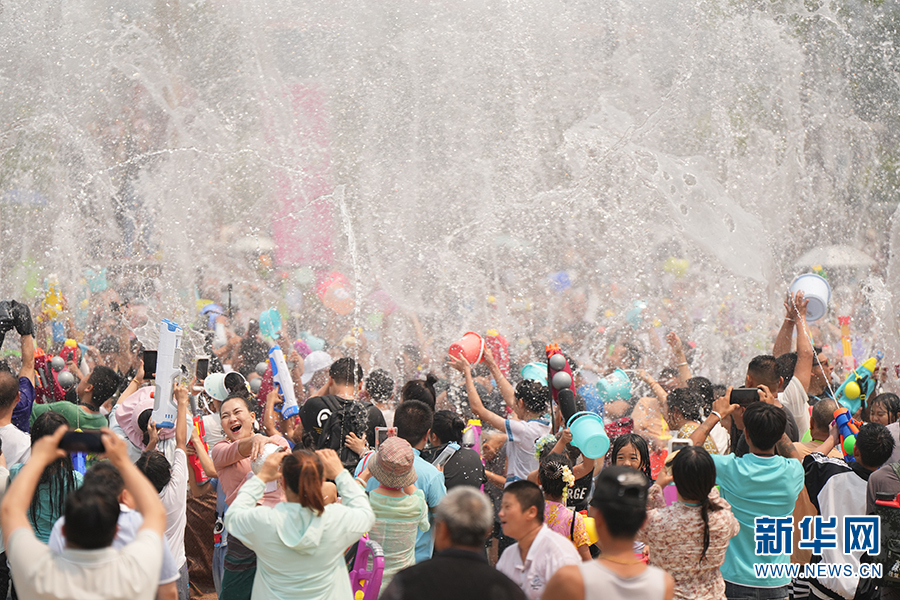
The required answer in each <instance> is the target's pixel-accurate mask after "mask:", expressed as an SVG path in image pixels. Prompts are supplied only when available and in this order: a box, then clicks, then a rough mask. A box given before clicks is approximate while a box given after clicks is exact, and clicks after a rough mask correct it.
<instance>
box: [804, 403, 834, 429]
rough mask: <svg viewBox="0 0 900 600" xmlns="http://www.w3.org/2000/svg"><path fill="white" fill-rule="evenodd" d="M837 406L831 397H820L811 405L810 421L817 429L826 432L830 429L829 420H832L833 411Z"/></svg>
mask: <svg viewBox="0 0 900 600" xmlns="http://www.w3.org/2000/svg"><path fill="white" fill-rule="evenodd" d="M837 408H838V403H837V402H836V401H834V400H832V399H831V398H822V399H821V400H819V401H818V402H816V403H815V404H814V405H813V407H812V413H811V414H810V423H811V424H812V425H815V427H816V429H818V430H819V431H822V432H825V433H828V430H829V429H831V422H832V421H834V411H836V410H837Z"/></svg>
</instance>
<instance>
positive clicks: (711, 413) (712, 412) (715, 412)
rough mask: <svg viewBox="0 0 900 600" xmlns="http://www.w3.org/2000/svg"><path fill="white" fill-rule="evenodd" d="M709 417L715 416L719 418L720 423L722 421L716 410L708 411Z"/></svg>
mask: <svg viewBox="0 0 900 600" xmlns="http://www.w3.org/2000/svg"><path fill="white" fill-rule="evenodd" d="M709 415H710V416H712V415H716V416H717V417H718V418H719V420H720V421H721V420H722V414H721V413H720V412H719V411H717V410H713V411H710V413H709Z"/></svg>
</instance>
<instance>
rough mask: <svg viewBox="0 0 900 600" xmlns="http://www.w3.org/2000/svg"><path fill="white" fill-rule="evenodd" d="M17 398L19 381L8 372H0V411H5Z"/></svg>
mask: <svg viewBox="0 0 900 600" xmlns="http://www.w3.org/2000/svg"><path fill="white" fill-rule="evenodd" d="M18 397H19V380H18V379H16V377H15V375H13V374H12V373H10V372H8V371H0V410H6V409H8V408H9V407H10V406H12V405H13V404H15V403H16V398H18Z"/></svg>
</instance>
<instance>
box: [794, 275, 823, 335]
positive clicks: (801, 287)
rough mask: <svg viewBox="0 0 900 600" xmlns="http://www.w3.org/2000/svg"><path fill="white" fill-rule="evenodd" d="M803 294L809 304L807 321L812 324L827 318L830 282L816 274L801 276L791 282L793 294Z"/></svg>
mask: <svg viewBox="0 0 900 600" xmlns="http://www.w3.org/2000/svg"><path fill="white" fill-rule="evenodd" d="M801 291H802V292H803V295H804V297H805V298H806V300H807V301H808V302H809V303H808V304H807V307H806V320H807V321H808V322H810V323H812V322H813V321H818V320H819V319H821V318H822V317H824V316H825V312H826V311H827V310H828V302H829V300H831V286H830V285H828V280H827V279H825V278H824V277H822V276H821V275H816V274H815V273H806V274H805V275H800V276H799V277H797V278H796V279H794V281H792V282H791V294H796V293H797V292H801Z"/></svg>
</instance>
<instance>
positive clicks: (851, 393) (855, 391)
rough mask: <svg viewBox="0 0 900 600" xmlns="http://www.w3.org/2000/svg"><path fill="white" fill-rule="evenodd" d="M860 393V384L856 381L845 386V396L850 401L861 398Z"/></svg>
mask: <svg viewBox="0 0 900 600" xmlns="http://www.w3.org/2000/svg"><path fill="white" fill-rule="evenodd" d="M859 393H860V392H859V384H858V383H856V382H855V381H850V382H848V383H847V385H845V386H844V395H845V396H847V398H849V399H850V400H856V399H857V398H859Z"/></svg>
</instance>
